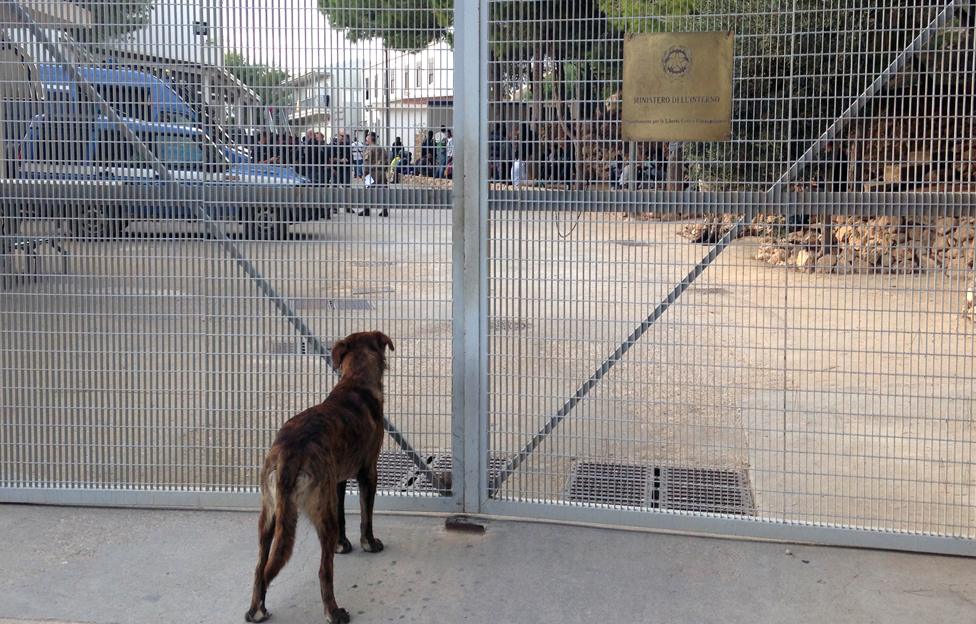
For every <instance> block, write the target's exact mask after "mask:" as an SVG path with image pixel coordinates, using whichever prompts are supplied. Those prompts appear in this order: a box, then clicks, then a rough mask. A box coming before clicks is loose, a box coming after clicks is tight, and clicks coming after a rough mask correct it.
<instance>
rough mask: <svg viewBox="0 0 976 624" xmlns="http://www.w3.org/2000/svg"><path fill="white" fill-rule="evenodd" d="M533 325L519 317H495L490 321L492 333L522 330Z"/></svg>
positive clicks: (489, 325)
mask: <svg viewBox="0 0 976 624" xmlns="http://www.w3.org/2000/svg"><path fill="white" fill-rule="evenodd" d="M530 327H532V324H531V323H529V322H527V321H523V320H522V319H518V318H506V317H501V316H498V317H495V318H493V319H491V320H489V321H488V331H489V332H490V333H497V334H501V333H505V332H520V331H525V330H526V329H529V328H530Z"/></svg>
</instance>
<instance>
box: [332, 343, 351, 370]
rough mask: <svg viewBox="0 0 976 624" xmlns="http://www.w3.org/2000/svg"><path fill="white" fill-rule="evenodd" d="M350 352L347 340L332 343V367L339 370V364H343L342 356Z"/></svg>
mask: <svg viewBox="0 0 976 624" xmlns="http://www.w3.org/2000/svg"><path fill="white" fill-rule="evenodd" d="M348 352H349V345H347V344H346V341H345V340H340V341H339V342H337V343H335V344H334V345H332V368H334V369H336V370H339V366H340V365H341V364H342V358H344V357H346V353H348Z"/></svg>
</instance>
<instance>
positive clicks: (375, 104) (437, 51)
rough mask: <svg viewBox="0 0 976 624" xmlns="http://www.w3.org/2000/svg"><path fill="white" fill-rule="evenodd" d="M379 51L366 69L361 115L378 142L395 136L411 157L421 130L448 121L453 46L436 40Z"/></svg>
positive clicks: (450, 120)
mask: <svg viewBox="0 0 976 624" xmlns="http://www.w3.org/2000/svg"><path fill="white" fill-rule="evenodd" d="M384 56H385V58H384V59H383V60H382V61H380V62H378V63H375V64H373V65H372V66H370V67H369V68H368V69H367V70H366V75H365V79H364V83H363V103H364V105H365V111H366V113H365V115H366V119H365V121H366V123H367V125H368V126H369V127H370V128H371V129H375V130H376V131H377V132H378V133H379V135H380V137H379V139H380V143H382V144H384V145H391V144H392V143H393V140H394V139H395V138H396V137H400V138H401V139H402V141H403V144H404V145H406V146H407V147H408V149H411V150H412V151H413V152H414V156H415V157H416V156H418V155H419V146H420V143H421V141H422V140H423V136H424V134H425V133H426V131H427V130H434V131H435V132H436V131H437V130H438V129H439V128H440V127H442V126H443V127H445V128H449V127H451V125H452V124H453V121H454V116H453V105H454V51H453V50H452V49H451V46H450V45H449V44H448V43H447V42H443V41H442V42H438V43H434V44H431V45H430V46H428V47H427V48H426V49H424V50H421V51H420V52H398V51H394V50H389V51H387V52H385V54H384Z"/></svg>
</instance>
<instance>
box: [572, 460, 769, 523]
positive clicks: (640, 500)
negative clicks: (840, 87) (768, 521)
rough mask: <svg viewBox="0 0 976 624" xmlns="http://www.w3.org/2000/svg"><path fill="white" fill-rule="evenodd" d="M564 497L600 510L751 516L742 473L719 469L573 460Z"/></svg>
mask: <svg viewBox="0 0 976 624" xmlns="http://www.w3.org/2000/svg"><path fill="white" fill-rule="evenodd" d="M566 496H567V498H568V499H569V500H571V501H574V502H581V503H594V504H600V505H618V506H622V507H643V508H651V509H670V510H674V511H697V512H701V513H721V514H735V515H754V514H755V506H754V504H753V500H752V490H751V487H750V485H749V480H748V477H747V476H746V473H745V472H744V471H741V470H728V469H722V468H699V467H696V466H648V465H641V464H617V463H608V462H588V461H575V462H573V467H572V469H571V471H570V474H569V481H568V483H567V487H566Z"/></svg>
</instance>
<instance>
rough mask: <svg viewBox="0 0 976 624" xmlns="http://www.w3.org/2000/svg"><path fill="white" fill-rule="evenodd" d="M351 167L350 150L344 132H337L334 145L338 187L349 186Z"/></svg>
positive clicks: (347, 138)
mask: <svg viewBox="0 0 976 624" xmlns="http://www.w3.org/2000/svg"><path fill="white" fill-rule="evenodd" d="M351 166H352V148H351V147H350V144H349V137H348V136H347V135H346V131H345V130H339V136H338V137H337V138H336V144H335V168H336V178H337V179H336V182H337V183H338V184H339V186H349V182H350V173H351V172H350V167H351Z"/></svg>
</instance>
